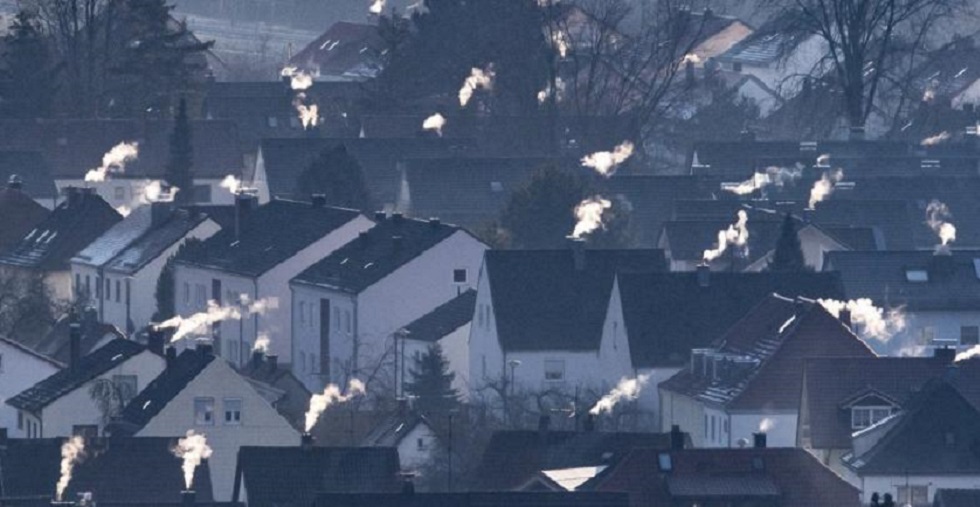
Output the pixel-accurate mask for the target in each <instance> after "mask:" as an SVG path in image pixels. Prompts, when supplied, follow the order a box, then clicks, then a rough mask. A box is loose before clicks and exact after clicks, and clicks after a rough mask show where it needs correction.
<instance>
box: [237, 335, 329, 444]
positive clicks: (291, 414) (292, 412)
mask: <svg viewBox="0 0 980 507" xmlns="http://www.w3.org/2000/svg"><path fill="white" fill-rule="evenodd" d="M238 373H240V374H241V375H242V376H243V377H245V378H247V379H249V380H251V381H252V382H253V386H255V388H256V389H257V390H258V391H259V393H260V394H262V396H263V397H264V398H265V399H266V400H268V401H269V403H271V404H272V406H273V407H275V408H276V410H277V411H279V413H280V414H282V416H283V417H285V418H286V419H287V420H288V421H289V422H290V423H291V424H292V425H293V427H294V428H296V429H302V428H303V424H304V418H305V415H306V410H307V409H308V408H309V406H310V396H311V393H310V391H309V390H308V389H307V388H306V386H304V385H303V383H302V382H300V380H299V379H298V378H296V376H295V375H293V372H292V371H290V370H289V368H283V367H280V366H279V358H278V357H276V356H272V355H266V354H265V353H264V352H262V351H261V350H255V351H252V359H251V360H250V361H249V362H248V363H246V364H245V366H243V367H241V368H240V369H239V370H238Z"/></svg>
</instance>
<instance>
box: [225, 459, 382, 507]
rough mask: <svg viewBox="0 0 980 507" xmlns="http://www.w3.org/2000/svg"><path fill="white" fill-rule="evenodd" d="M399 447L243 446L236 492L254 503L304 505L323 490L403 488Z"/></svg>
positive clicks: (257, 506)
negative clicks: (241, 490) (400, 475)
mask: <svg viewBox="0 0 980 507" xmlns="http://www.w3.org/2000/svg"><path fill="white" fill-rule="evenodd" d="M398 471H399V464H398V451H397V450H396V449H394V448H391V447H311V448H309V449H305V448H302V447H249V446H244V447H242V448H241V449H239V451H238V470H237V471H236V473H235V498H238V497H239V494H240V493H239V488H240V487H242V486H244V489H245V490H246V491H247V494H248V504H249V506H250V507H253V506H254V507H273V506H279V507H287V506H295V507H303V506H308V505H310V504H312V503H313V501H314V499H315V498H316V495H317V494H318V493H394V492H397V491H400V489H401V482H400V481H399V478H398Z"/></svg>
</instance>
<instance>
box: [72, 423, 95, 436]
mask: <svg viewBox="0 0 980 507" xmlns="http://www.w3.org/2000/svg"><path fill="white" fill-rule="evenodd" d="M71 434H72V436H75V437H82V438H84V439H85V440H89V439H91V438H98V436H99V427H98V426H97V425H95V424H76V425H74V426H72V427H71Z"/></svg>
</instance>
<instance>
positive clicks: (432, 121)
mask: <svg viewBox="0 0 980 507" xmlns="http://www.w3.org/2000/svg"><path fill="white" fill-rule="evenodd" d="M445 125H446V117H445V116H443V115H441V114H439V113H435V114H433V115H432V116H430V117H428V118H426V119H425V121H423V122H422V129H423V130H432V131H435V133H436V134H439V137H442V127H444V126H445Z"/></svg>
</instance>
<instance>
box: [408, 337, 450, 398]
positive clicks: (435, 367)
mask: <svg viewBox="0 0 980 507" xmlns="http://www.w3.org/2000/svg"><path fill="white" fill-rule="evenodd" d="M414 363H415V364H414V365H413V367H412V368H411V370H409V372H410V373H411V375H412V380H411V381H410V382H406V383H405V391H406V392H408V393H409V394H411V395H413V396H415V406H416V408H418V410H419V411H421V412H422V413H425V414H430V413H433V412H439V411H447V410H451V409H452V408H454V407H455V406H456V404H457V403H458V402H459V393H458V392H456V389H454V388H453V380H454V379H455V378H456V374H455V373H452V372H451V371H449V361H448V360H446V358H445V357H444V356H443V355H442V347H440V346H439V344H438V343H436V344H433V345H430V346H429V348H428V350H426V352H425V353H424V354H422V355H420V356H418V357H416V358H415V360H414Z"/></svg>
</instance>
